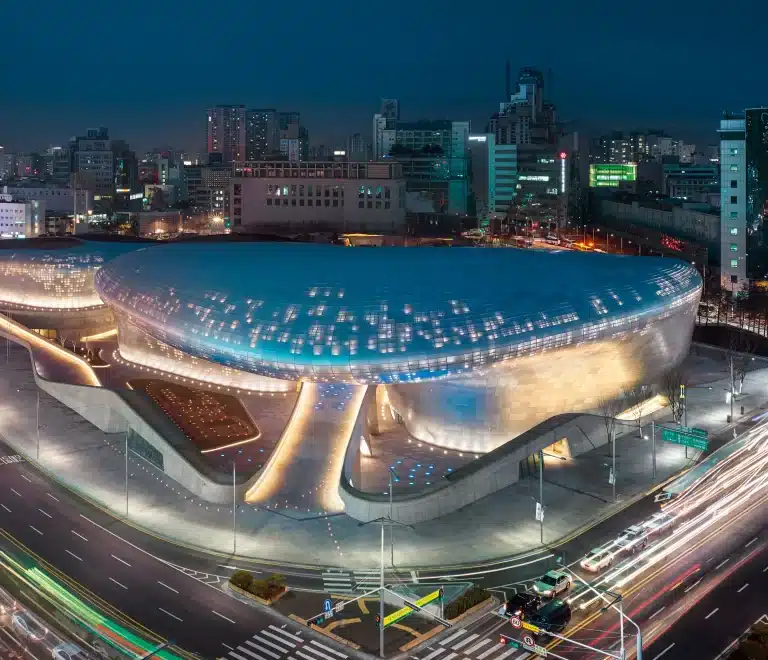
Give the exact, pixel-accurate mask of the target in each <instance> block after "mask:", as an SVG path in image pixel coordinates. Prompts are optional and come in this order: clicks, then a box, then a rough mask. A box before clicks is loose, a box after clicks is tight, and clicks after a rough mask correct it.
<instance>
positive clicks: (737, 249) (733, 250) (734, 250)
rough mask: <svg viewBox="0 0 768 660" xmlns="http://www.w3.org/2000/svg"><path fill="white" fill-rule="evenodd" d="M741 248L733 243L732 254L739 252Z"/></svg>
mask: <svg viewBox="0 0 768 660" xmlns="http://www.w3.org/2000/svg"><path fill="white" fill-rule="evenodd" d="M738 251H739V246H738V245H736V243H731V252H738Z"/></svg>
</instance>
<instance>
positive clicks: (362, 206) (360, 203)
mask: <svg viewBox="0 0 768 660" xmlns="http://www.w3.org/2000/svg"><path fill="white" fill-rule="evenodd" d="M357 208H359V209H364V208H365V202H358V203H357Z"/></svg>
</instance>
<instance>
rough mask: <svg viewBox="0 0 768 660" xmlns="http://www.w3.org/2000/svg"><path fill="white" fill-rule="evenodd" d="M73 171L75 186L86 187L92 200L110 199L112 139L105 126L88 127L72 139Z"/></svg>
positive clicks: (113, 185) (112, 169)
mask: <svg viewBox="0 0 768 660" xmlns="http://www.w3.org/2000/svg"><path fill="white" fill-rule="evenodd" d="M74 171H75V173H76V175H77V176H76V182H75V183H76V186H77V187H78V188H86V189H88V190H90V191H91V192H92V193H93V195H94V201H97V202H99V201H107V200H110V199H112V196H113V193H114V188H115V159H114V154H113V153H112V141H111V140H110V138H109V132H108V131H107V129H106V128H105V127H103V126H102V127H100V128H89V129H88V130H87V131H86V134H85V135H84V136H82V137H77V138H75V139H74Z"/></svg>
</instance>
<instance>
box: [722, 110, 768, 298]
mask: <svg viewBox="0 0 768 660" xmlns="http://www.w3.org/2000/svg"><path fill="white" fill-rule="evenodd" d="M719 133H720V284H721V286H722V287H723V288H724V289H726V290H728V291H732V292H733V293H738V292H739V291H740V290H741V288H742V287H743V286H744V284H745V283H746V282H748V269H747V249H748V245H747V243H748V234H749V232H750V229H751V230H752V231H753V232H754V231H755V229H756V228H757V227H756V226H755V224H756V223H755V222H754V221H756V220H757V218H749V217H748V204H747V161H748V156H747V149H748V146H747V119H746V113H743V114H729V113H726V114H725V115H724V116H723V118H722V119H721V120H720V130H719ZM763 152H764V153H768V145H763ZM763 175H764V176H765V175H768V172H764V173H763ZM766 181H767V182H768V178H766ZM763 213H764V210H762V209H761V218H760V223H759V224H760V225H762V220H763V217H762V214H763Z"/></svg>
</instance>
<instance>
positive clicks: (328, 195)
mask: <svg viewBox="0 0 768 660" xmlns="http://www.w3.org/2000/svg"><path fill="white" fill-rule="evenodd" d="M325 196H326V197H330V196H331V191H330V190H329V189H328V187H327V186H326V188H325Z"/></svg>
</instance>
